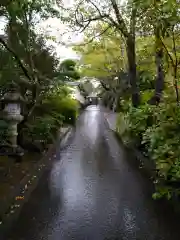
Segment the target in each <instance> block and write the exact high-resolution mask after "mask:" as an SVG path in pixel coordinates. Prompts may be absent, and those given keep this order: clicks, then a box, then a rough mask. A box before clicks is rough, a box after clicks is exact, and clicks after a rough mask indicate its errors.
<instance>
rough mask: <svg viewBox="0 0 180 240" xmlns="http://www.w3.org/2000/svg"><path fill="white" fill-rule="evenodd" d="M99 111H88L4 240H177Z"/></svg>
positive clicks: (174, 225)
mask: <svg viewBox="0 0 180 240" xmlns="http://www.w3.org/2000/svg"><path fill="white" fill-rule="evenodd" d="M129 160H131V161H133V160H134V161H135V160H136V159H135V158H134V157H133V156H132V155H130V154H129V153H127V152H126V151H125V150H124V149H123V147H121V146H119V144H118V143H117V141H116V139H115V137H114V135H113V133H112V132H111V131H110V130H109V129H108V128H107V125H106V123H105V119H104V114H103V112H102V111H101V110H100V109H99V108H98V107H96V106H91V107H88V108H87V110H86V111H85V112H84V113H83V114H82V115H81V117H80V118H79V120H78V121H77V126H76V130H75V132H74V135H73V137H72V141H71V143H70V145H69V146H68V147H67V148H65V149H64V150H63V151H62V152H60V150H59V149H57V159H56V161H55V163H54V165H53V167H52V169H51V170H49V171H47V172H46V173H45V174H44V176H43V177H42V179H41V181H40V183H39V186H38V187H37V189H36V190H35V191H34V193H33V194H32V196H31V198H30V201H29V202H28V203H27V204H26V205H25V207H24V209H23V211H22V213H21V215H20V217H19V220H18V221H17V223H16V224H15V226H14V228H13V229H12V231H11V234H10V236H9V238H8V239H14V240H17V239H18V240H22V239H26V240H41V239H43V240H45V239H47V240H70V239H74V240H81V239H82V240H105V239H106V240H110V239H112V240H117V239H122V240H126V239H129V240H133V239H136V240H146V239H147V240H156V239H157V240H161V239H162V240H178V239H180V229H179V226H180V224H179V222H178V221H177V220H175V217H174V216H173V215H171V214H169V212H168V210H167V209H166V208H164V207H163V206H161V205H159V204H158V203H156V202H154V201H153V200H152V199H151V192H150V191H149V190H150V185H149V182H147V181H145V180H144V178H143V177H142V176H141V174H140V173H139V171H137V170H136V169H135V168H134V167H132V166H131V164H130V162H129Z"/></svg>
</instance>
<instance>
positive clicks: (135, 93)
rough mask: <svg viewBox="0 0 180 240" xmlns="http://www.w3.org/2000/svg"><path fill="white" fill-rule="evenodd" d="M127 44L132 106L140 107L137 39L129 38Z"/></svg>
mask: <svg viewBox="0 0 180 240" xmlns="http://www.w3.org/2000/svg"><path fill="white" fill-rule="evenodd" d="M126 44H127V55H128V66H129V81H130V84H131V93H132V104H133V106H134V107H138V106H139V104H140V93H139V88H138V86H137V74H136V53H135V39H133V38H132V36H129V37H128V39H127V41H126Z"/></svg>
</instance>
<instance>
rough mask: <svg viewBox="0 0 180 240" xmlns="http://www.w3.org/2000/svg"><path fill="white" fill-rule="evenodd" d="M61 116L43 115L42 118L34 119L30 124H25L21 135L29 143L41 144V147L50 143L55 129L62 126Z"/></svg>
mask: <svg viewBox="0 0 180 240" xmlns="http://www.w3.org/2000/svg"><path fill="white" fill-rule="evenodd" d="M62 119H63V116H62V115H60V114H59V115H58V116H57V113H54V116H52V115H51V116H50V115H45V116H43V118H42V117H35V118H34V119H33V120H32V121H31V122H28V123H27V124H26V128H25V129H23V135H24V136H25V137H26V139H29V140H30V141H31V142H36V141H39V142H42V143H43V145H46V144H48V143H51V142H52V141H53V138H54V135H55V134H56V132H57V129H58V128H59V126H60V125H61V124H62Z"/></svg>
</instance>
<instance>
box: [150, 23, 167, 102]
mask: <svg viewBox="0 0 180 240" xmlns="http://www.w3.org/2000/svg"><path fill="white" fill-rule="evenodd" d="M155 37H156V42H155V47H156V69H157V75H156V82H155V91H154V96H153V97H152V98H151V99H150V100H149V102H148V103H149V104H152V105H157V104H159V102H160V100H161V98H162V94H163V89H164V69H163V46H162V44H161V42H160V29H159V27H157V29H156V30H155Z"/></svg>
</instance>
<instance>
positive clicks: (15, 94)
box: [1, 82, 25, 103]
mask: <svg viewBox="0 0 180 240" xmlns="http://www.w3.org/2000/svg"><path fill="white" fill-rule="evenodd" d="M1 101H3V102H5V103H8V102H9V103H12V102H14V103H19V102H24V101H25V99H24V98H23V97H22V96H21V94H20V92H19V86H18V85H17V84H16V83H14V82H11V83H10V84H9V85H8V91H7V92H6V93H5V94H4V96H3V97H2V99H1Z"/></svg>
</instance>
